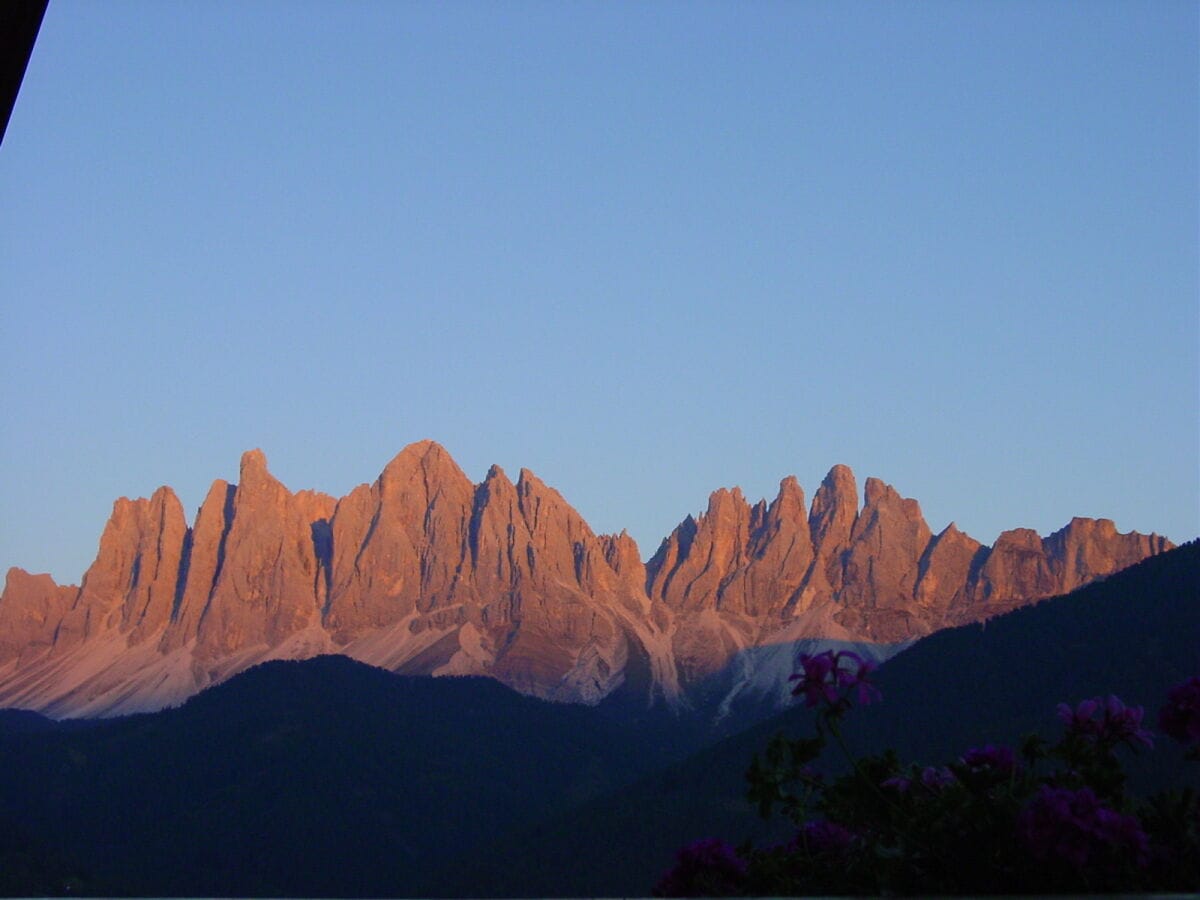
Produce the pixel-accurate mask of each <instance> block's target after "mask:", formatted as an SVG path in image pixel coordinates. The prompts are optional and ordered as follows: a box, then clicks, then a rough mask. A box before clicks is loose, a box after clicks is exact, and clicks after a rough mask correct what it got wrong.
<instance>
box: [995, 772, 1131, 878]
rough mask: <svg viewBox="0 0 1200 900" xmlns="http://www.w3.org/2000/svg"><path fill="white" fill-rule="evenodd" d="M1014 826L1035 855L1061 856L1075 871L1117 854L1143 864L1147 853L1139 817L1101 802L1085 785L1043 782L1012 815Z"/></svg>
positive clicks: (1111, 861)
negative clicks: (1056, 785) (1075, 787)
mask: <svg viewBox="0 0 1200 900" xmlns="http://www.w3.org/2000/svg"><path fill="white" fill-rule="evenodd" d="M1017 831H1018V834H1019V835H1020V837H1021V840H1022V841H1023V842H1024V844H1025V845H1026V847H1027V848H1028V849H1029V851H1030V853H1031V854H1032V856H1033V857H1034V858H1035V859H1038V860H1041V861H1043V862H1053V861H1059V862H1063V863H1066V864H1067V865H1068V866H1070V867H1071V868H1073V869H1075V870H1076V871H1083V870H1084V869H1085V868H1088V867H1090V866H1104V865H1111V864H1117V863H1119V861H1120V859H1122V858H1132V859H1133V861H1134V863H1135V864H1136V865H1138V866H1145V865H1146V863H1147V861H1148V859H1149V849H1150V843H1149V839H1148V838H1147V837H1146V833H1145V832H1144V831H1143V830H1142V826H1141V823H1140V822H1139V821H1138V820H1137V819H1136V818H1135V817H1133V816H1127V815H1123V814H1121V813H1119V812H1117V811H1116V810H1113V809H1110V808H1109V807H1107V806H1105V805H1104V804H1103V803H1101V802H1100V799H1099V798H1098V797H1097V796H1096V795H1095V793H1093V791H1092V789H1091V788H1081V789H1080V790H1077V791H1072V790H1068V789H1066V788H1052V787H1048V786H1046V785H1043V786H1042V788H1041V790H1040V791H1038V794H1037V796H1035V797H1034V798H1033V799H1032V800H1031V801H1029V804H1028V805H1027V806H1026V807H1025V808H1024V809H1023V810H1022V811H1021V813H1020V815H1019V816H1018V818H1017Z"/></svg>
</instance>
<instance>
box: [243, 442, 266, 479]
mask: <svg viewBox="0 0 1200 900" xmlns="http://www.w3.org/2000/svg"><path fill="white" fill-rule="evenodd" d="M238 471H239V476H238V477H239V478H240V479H241V480H242V481H247V480H249V479H251V478H255V477H258V476H261V475H267V474H269V473H268V471H267V455H266V454H265V453H263V452H262V450H260V449H258V448H257V447H255V448H254V449H253V450H247V451H246V452H245V453H243V454H242V461H241V465H240V466H239V468H238Z"/></svg>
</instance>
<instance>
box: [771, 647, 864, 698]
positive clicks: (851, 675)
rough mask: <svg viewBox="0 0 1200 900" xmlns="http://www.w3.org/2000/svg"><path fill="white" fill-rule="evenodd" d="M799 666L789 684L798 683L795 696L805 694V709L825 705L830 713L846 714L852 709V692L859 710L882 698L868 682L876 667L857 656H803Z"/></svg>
mask: <svg viewBox="0 0 1200 900" xmlns="http://www.w3.org/2000/svg"><path fill="white" fill-rule="evenodd" d="M798 662H799V664H800V671H799V672H797V673H796V674H794V675H792V676H791V678H790V679H789V680H791V681H796V682H798V684H797V685H796V686H795V687H794V688H793V689H792V696H793V697H798V696H800V695H801V694H803V695H804V705H805V706H808V707H814V706H820V705H821V704H825V706H826V707H827V708H829V709H831V710H837V711H844V710H846V709H848V708H849V707H850V693H851V692H853V693H854V695H855V696H856V697H857V699H858V703H859V705H860V706H866V705H868V704H869V703H871V702H872V701H874V700H879V699H881V697H882V695H881V694H880V693H879V689H878V688H877V687H875V685H874V684H873V683H871V681H870V680H869V679H870V676H871V673H872V672H874V671H875V663H874V662H872V661H871V660H869V659H863V658H862V657H861V656H859V655H858V654H857V653H852V652H851V651H849V650H838V651H836V652H835V651H833V650H826V651H825V652H824V653H817V654H815V655H810V654H807V653H802V654H801V655H800V658H799V660H798ZM843 662H846V663H847V665H843V664H842V663H843Z"/></svg>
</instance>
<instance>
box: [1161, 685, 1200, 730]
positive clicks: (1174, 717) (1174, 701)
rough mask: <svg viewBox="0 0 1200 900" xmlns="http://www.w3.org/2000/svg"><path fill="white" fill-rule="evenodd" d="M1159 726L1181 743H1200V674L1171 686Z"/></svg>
mask: <svg viewBox="0 0 1200 900" xmlns="http://www.w3.org/2000/svg"><path fill="white" fill-rule="evenodd" d="M1158 727H1159V728H1161V729H1162V730H1163V731H1164V732H1165V733H1166V734H1168V735H1170V736H1171V737H1173V738H1175V740H1177V741H1179V742H1180V743H1181V744H1200V676H1198V675H1193V676H1192V677H1191V678H1189V679H1188V680H1187V681H1185V682H1183V683H1182V684H1177V685H1175V687H1173V688H1171V690H1170V691H1169V692H1168V693H1167V702H1166V705H1165V706H1163V708H1162V709H1161V710H1160V711H1159V713H1158Z"/></svg>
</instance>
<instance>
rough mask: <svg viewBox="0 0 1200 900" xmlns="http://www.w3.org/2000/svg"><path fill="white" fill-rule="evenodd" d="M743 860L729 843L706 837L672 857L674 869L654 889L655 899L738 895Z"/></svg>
mask: <svg viewBox="0 0 1200 900" xmlns="http://www.w3.org/2000/svg"><path fill="white" fill-rule="evenodd" d="M746 868H747V865H746V861H745V860H744V859H742V858H741V857H740V856H739V855H738V852H737V850H735V849H734V847H733V845H732V844H729V843H727V842H726V841H722V840H720V839H718V838H708V839H706V840H703V841H696V842H695V843H694V844H689V845H688V846H686V847H684V848H683V849H682V850H679V851H678V852H677V853H676V854H675V868H673V869H672V870H671V871H670V872H668V873H667V874H666V875H664V876H663V878H662V879H661V880H660V881H659V882H658V884H657V885H656V886H655V888H654V894H655V896H657V897H721V896H727V895H730V894H738V893H741V887H742V885H743V883H744V882H745V877H746Z"/></svg>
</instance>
